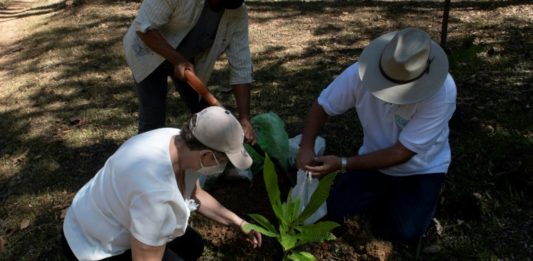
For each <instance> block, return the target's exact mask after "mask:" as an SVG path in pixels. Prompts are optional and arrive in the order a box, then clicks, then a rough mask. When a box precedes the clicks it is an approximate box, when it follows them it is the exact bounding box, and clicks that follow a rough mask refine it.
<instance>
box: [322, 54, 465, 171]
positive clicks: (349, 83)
mask: <svg viewBox="0 0 533 261" xmlns="http://www.w3.org/2000/svg"><path fill="white" fill-rule="evenodd" d="M358 68H359V63H355V64H353V65H351V66H350V67H348V68H347V69H346V70H345V71H344V72H343V73H342V74H341V75H339V76H338V77H337V78H336V79H335V80H334V81H333V82H332V83H331V84H330V85H329V86H328V87H327V88H326V89H324V90H323V91H322V93H321V94H320V96H319V98H318V103H319V104H320V105H321V106H322V108H324V111H325V112H326V113H327V114H328V115H330V116H334V115H339V114H342V113H344V112H346V111H347V110H349V109H350V108H353V107H355V109H356V111H357V116H358V118H359V121H360V122H361V125H362V128H363V145H362V146H361V147H360V148H359V155H363V154H368V153H371V152H374V151H377V150H380V149H384V148H387V147H390V146H392V145H394V144H395V143H396V142H397V141H398V140H399V141H400V143H402V144H403V145H404V146H405V147H406V148H408V149H409V150H411V151H413V152H415V153H416V155H415V156H413V157H412V158H411V159H410V160H409V161H407V162H405V163H403V164H399V165H396V166H393V167H390V168H386V169H381V170H380V171H381V172H383V173H385V174H388V175H391V176H409V175H415V174H428V173H443V172H444V173H446V172H447V171H448V167H449V165H450V162H451V152H450V145H449V143H448V134H449V128H448V121H449V120H450V118H451V117H452V115H453V112H454V111H455V100H456V96H457V90H456V87H455V82H454V80H453V78H452V76H451V75H450V74H448V76H447V78H446V80H445V82H444V84H443V86H442V87H441V88H440V89H439V91H438V92H437V93H436V94H435V95H433V96H431V97H429V98H427V99H425V100H423V101H421V102H418V103H414V104H406V105H397V104H391V103H387V102H384V101H382V100H380V99H378V98H376V97H375V96H374V95H372V94H371V93H370V92H368V91H366V90H365V89H364V88H362V87H361V78H360V77H359V69H358Z"/></svg>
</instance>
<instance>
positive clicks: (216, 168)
mask: <svg viewBox="0 0 533 261" xmlns="http://www.w3.org/2000/svg"><path fill="white" fill-rule="evenodd" d="M211 153H212V154H213V158H214V159H215V162H216V163H217V164H216V165H213V166H208V167H205V166H204V164H203V163H202V160H201V159H200V166H201V167H200V168H199V169H198V170H197V172H198V173H200V174H201V175H205V176H211V175H218V174H220V173H222V172H224V169H226V164H227V162H224V164H220V162H218V160H217V157H216V156H215V153H213V152H211Z"/></svg>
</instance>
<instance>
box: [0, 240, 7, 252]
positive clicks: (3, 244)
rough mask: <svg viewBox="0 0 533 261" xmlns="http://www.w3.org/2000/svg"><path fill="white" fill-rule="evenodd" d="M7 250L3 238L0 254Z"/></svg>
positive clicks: (0, 244)
mask: <svg viewBox="0 0 533 261" xmlns="http://www.w3.org/2000/svg"><path fill="white" fill-rule="evenodd" d="M5 249H6V240H5V239H4V238H3V237H0V254H2V253H3V252H4V250H5Z"/></svg>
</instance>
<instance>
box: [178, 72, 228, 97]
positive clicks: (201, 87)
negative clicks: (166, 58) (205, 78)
mask: <svg viewBox="0 0 533 261" xmlns="http://www.w3.org/2000/svg"><path fill="white" fill-rule="evenodd" d="M184 76H185V81H186V82H187V83H188V84H189V85H190V86H191V87H192V88H193V89H194V90H195V91H196V92H197V93H198V94H200V96H202V98H203V99H204V100H205V101H206V102H207V104H209V105H211V106H222V105H221V104H220V103H219V102H218V100H217V98H216V97H215V96H214V95H213V94H212V93H211V92H210V91H209V90H208V89H207V87H206V86H205V84H204V83H203V82H202V81H201V80H200V79H199V78H198V77H197V76H196V74H194V72H193V71H192V70H185V72H184Z"/></svg>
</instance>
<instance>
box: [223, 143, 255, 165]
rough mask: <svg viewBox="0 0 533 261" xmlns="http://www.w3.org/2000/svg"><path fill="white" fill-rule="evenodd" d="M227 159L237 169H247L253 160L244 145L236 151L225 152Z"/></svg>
mask: <svg viewBox="0 0 533 261" xmlns="http://www.w3.org/2000/svg"><path fill="white" fill-rule="evenodd" d="M226 156H227V157H228V159H229V161H231V163H232V164H233V166H235V167H236V168H238V169H248V168H250V167H251V166H252V163H253V160H252V157H250V155H249V154H248V152H247V151H246V149H245V148H244V146H242V147H241V148H240V150H238V151H236V152H228V153H226Z"/></svg>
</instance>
